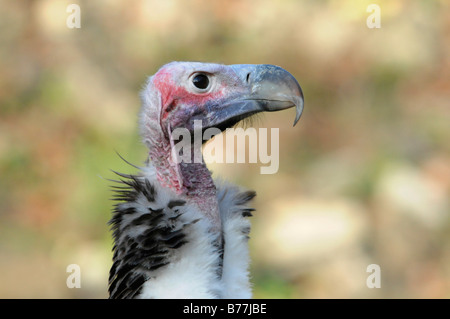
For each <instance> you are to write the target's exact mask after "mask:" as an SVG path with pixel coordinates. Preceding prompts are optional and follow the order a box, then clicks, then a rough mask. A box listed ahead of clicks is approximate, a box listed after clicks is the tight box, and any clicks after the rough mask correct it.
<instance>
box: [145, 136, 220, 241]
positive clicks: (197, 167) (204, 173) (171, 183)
mask: <svg viewBox="0 0 450 319" xmlns="http://www.w3.org/2000/svg"><path fill="white" fill-rule="evenodd" d="M197 151H200V152H201V150H197ZM194 154H195V152H194V150H193V148H192V160H191V163H185V162H181V163H176V162H175V161H174V160H173V155H172V147H171V144H170V141H168V140H167V139H163V138H162V139H161V140H160V141H159V143H155V144H154V145H153V147H152V148H150V152H149V157H150V160H151V162H152V163H153V165H154V167H155V168H156V174H157V178H158V180H159V181H160V183H161V184H162V185H163V186H164V187H167V188H170V189H171V190H173V191H174V192H175V193H177V194H178V195H180V196H184V197H185V199H187V201H188V202H190V203H192V204H194V205H196V206H197V207H198V209H199V211H200V212H201V213H202V214H203V215H204V216H205V217H206V218H208V219H209V220H210V221H211V231H212V232H219V230H220V229H221V221H220V214H219V205H218V201H217V197H216V194H217V191H216V186H215V185H214V181H213V179H212V177H211V173H210V171H209V170H208V168H207V167H206V165H205V163H204V161H203V157H202V162H201V163H195V162H194V160H193V159H194Z"/></svg>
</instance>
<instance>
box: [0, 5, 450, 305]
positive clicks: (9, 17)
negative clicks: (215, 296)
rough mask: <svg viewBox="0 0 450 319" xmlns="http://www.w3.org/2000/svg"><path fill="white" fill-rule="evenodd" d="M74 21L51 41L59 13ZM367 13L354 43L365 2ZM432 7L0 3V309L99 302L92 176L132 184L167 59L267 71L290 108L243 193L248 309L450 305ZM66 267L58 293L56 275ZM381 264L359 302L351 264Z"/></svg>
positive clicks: (101, 272)
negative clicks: (76, 15)
mask: <svg viewBox="0 0 450 319" xmlns="http://www.w3.org/2000/svg"><path fill="white" fill-rule="evenodd" d="M71 3H77V4H79V6H80V8H81V28H79V29H69V28H68V27H67V26H66V19H67V17H68V16H69V13H67V12H66V8H67V6H68V5H69V4H71ZM371 3H376V4H378V5H379V6H380V8H381V28H380V29H369V28H368V27H367V25H366V19H367V18H368V17H369V15H370V14H371V13H369V12H366V9H367V6H368V5H369V4H371ZM449 9H450V6H449V2H448V1H444V0H442V1H425V0H424V1H406V0H405V1H401V0H389V1H388V0H385V1H380V0H376V1H375V0H370V1H365V0H359V1H356V0H355V1H350V0H340V1H338V0H335V1H333V0H328V1H326V0H323V1H313V0H308V1H293V0H290V1H289V0H284V1H268V0H262V1H261V0H258V1H257V0H233V1H175V0H169V1H157V0H154V1H148V0H147V1H144V0H135V1H125V0H122V1H119V0H117V1H106V0H101V1H100V0H99V1H81V0H80V1H75V0H74V1H70V0H68V1H62V0H41V1H31V0H30V1H25V0H22V1H7V0H1V1H0V297H2V298H105V297H107V293H106V291H107V276H108V271H109V267H110V265H111V257H112V254H111V252H110V250H111V247H112V240H111V235H110V233H109V229H108V226H107V221H108V220H109V218H110V210H111V207H112V203H111V201H110V200H109V198H110V197H111V193H110V189H109V184H110V183H109V182H108V181H107V180H106V178H112V177H113V173H112V172H111V171H110V169H114V170H117V171H121V172H125V173H135V170H134V169H133V168H132V167H130V166H128V165H127V164H125V163H124V162H123V161H122V160H121V159H120V158H119V157H118V156H117V154H116V151H117V152H118V153H120V154H121V155H122V156H124V157H125V158H126V159H127V160H128V161H130V162H132V163H135V164H138V165H140V164H142V163H143V162H144V161H145V159H146V153H147V151H146V149H145V147H144V146H143V145H142V144H141V142H140V137H139V134H138V128H137V114H138V111H139V107H140V101H139V96H138V92H139V91H140V89H141V87H142V85H143V83H144V82H145V80H146V77H147V76H149V75H152V74H153V73H155V72H156V70H157V69H158V68H159V67H160V66H161V65H162V64H165V63H167V62H170V61H173V60H194V61H207V62H219V63H225V64H240V63H255V64H256V63H269V64H276V65H280V66H282V67H283V68H285V69H287V70H288V71H290V72H291V73H292V74H293V75H294V76H295V77H296V78H297V79H298V81H299V82H300V84H301V86H302V88H303V91H304V94H305V110H304V113H303V116H302V119H301V120H300V122H299V123H298V125H297V126H296V127H295V128H292V122H293V119H294V114H295V113H294V111H293V110H290V111H286V112H280V113H274V114H267V115H264V116H263V117H261V120H259V121H258V122H257V125H258V127H267V128H271V127H274V128H276V127H278V128H280V146H279V148H280V169H279V171H278V173H276V174H273V175H261V174H259V167H260V164H220V165H219V164H214V165H211V169H212V170H213V171H214V175H216V176H222V177H226V178H227V179H228V180H230V181H232V182H235V183H237V184H240V185H243V186H245V187H247V188H250V189H255V190H257V192H258V196H257V198H256V200H255V203H254V205H255V207H256V208H257V212H256V213H255V216H254V217H253V218H252V223H253V231H252V234H251V241H250V249H251V255H252V264H251V272H252V277H253V279H252V281H253V283H254V296H255V297H256V298H449V297H450V287H449V282H450V217H449V215H450V205H449V194H450V143H449V137H450V125H449V123H450V103H449V102H450V76H449V74H450V10H449ZM69 264H78V265H79V266H80V267H81V288H80V289H76V288H75V289H69V288H68V287H67V286H66V278H67V277H68V275H69V273H67V272H66V267H67V266H68V265H69ZM370 264H378V265H380V267H381V288H374V289H369V288H368V287H367V285H366V279H367V277H368V276H369V275H370V273H368V272H366V269H367V266H368V265H370Z"/></svg>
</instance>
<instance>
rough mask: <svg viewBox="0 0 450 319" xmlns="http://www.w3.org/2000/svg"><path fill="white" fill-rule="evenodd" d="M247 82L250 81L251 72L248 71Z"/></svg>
mask: <svg viewBox="0 0 450 319" xmlns="http://www.w3.org/2000/svg"><path fill="white" fill-rule="evenodd" d="M246 81H247V83H248V82H249V81H250V72H249V73H247V78H246Z"/></svg>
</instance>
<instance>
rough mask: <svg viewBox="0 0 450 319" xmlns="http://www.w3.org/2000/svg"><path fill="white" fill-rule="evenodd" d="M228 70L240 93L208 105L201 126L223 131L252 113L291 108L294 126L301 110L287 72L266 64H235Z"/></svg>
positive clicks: (300, 96) (295, 85)
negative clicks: (218, 103) (238, 81)
mask: <svg viewBox="0 0 450 319" xmlns="http://www.w3.org/2000/svg"><path fill="white" fill-rule="evenodd" d="M230 67H231V69H232V70H233V71H234V72H235V74H236V75H237V77H238V78H239V80H240V82H241V88H242V89H243V90H244V91H243V92H242V91H241V92H240V93H239V94H237V95H236V96H234V97H233V96H231V97H228V98H226V100H225V101H224V103H222V104H221V105H217V104H216V105H211V106H210V107H209V110H208V115H209V116H208V117H207V118H205V119H203V120H204V121H205V122H206V123H205V122H203V124H204V125H205V124H206V126H207V127H217V128H219V129H220V130H221V131H223V130H225V129H226V128H228V127H232V126H233V125H234V124H236V123H238V122H239V121H241V120H242V119H244V118H246V117H249V116H251V115H253V114H256V113H259V112H274V111H281V110H285V109H288V108H291V107H294V106H295V108H296V116H295V120H294V126H295V124H297V122H298V120H299V119H300V116H301V115H302V111H303V93H302V89H301V88H300V85H299V84H298V82H297V80H296V79H295V78H294V77H293V76H292V75H291V74H290V73H289V72H287V71H286V70H284V69H282V68H280V67H278V66H275V65H270V64H260V65H253V64H237V65H230Z"/></svg>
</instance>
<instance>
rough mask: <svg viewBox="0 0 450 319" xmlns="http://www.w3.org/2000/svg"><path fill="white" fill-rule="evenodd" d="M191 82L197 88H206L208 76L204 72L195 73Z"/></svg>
mask: <svg viewBox="0 0 450 319" xmlns="http://www.w3.org/2000/svg"><path fill="white" fill-rule="evenodd" d="M192 84H194V86H195V87H196V88H197V89H200V90H202V91H203V90H206V89H207V88H208V87H209V77H208V76H207V75H206V74H204V73H197V74H195V75H194V76H193V77H192Z"/></svg>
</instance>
